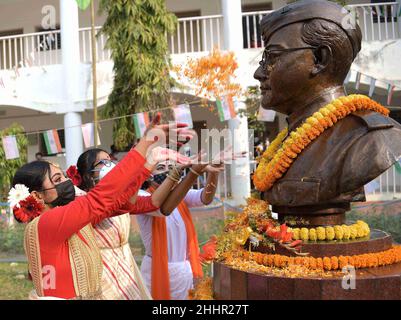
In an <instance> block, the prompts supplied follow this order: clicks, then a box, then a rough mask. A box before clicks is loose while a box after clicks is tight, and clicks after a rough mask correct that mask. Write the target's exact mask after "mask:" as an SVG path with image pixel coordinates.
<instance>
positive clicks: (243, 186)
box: [221, 0, 251, 206]
mask: <svg viewBox="0 0 401 320" xmlns="http://www.w3.org/2000/svg"><path fill="white" fill-rule="evenodd" d="M221 8H222V14H223V20H224V47H225V49H226V50H230V51H234V52H235V53H236V55H237V56H238V55H239V54H241V51H242V50H243V47H242V46H243V38H242V9H241V0H221ZM237 107H239V108H244V107H245V106H244V103H243V102H239V103H237ZM228 127H229V128H230V130H231V134H232V137H233V144H234V150H235V151H237V152H238V151H246V152H247V154H248V155H247V157H246V158H242V159H238V160H235V161H233V164H232V165H231V171H230V178H231V194H232V197H233V201H234V203H233V204H234V205H237V206H238V205H241V204H245V203H246V201H245V199H246V198H247V197H249V196H250V192H251V184H250V167H249V165H250V164H249V143H248V119H247V117H242V118H240V117H238V116H237V117H236V118H235V119H231V120H229V121H228Z"/></svg>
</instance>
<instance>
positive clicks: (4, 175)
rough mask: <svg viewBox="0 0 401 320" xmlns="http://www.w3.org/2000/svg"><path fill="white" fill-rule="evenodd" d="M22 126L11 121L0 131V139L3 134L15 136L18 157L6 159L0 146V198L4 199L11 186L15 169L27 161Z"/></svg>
mask: <svg viewBox="0 0 401 320" xmlns="http://www.w3.org/2000/svg"><path fill="white" fill-rule="evenodd" d="M24 132H25V130H24V128H23V127H22V126H21V125H19V124H17V123H13V124H12V125H11V126H9V127H8V128H6V129H4V130H1V131H0V141H1V138H2V137H4V136H13V135H15V136H16V137H17V145H18V151H19V155H20V157H19V158H18V159H12V160H6V155H5V153H4V149H3V145H2V144H1V146H0V192H1V198H2V199H0V200H3V201H4V200H5V199H4V197H5V195H6V194H7V193H8V190H9V189H10V187H11V183H12V179H13V177H14V174H15V173H16V172H17V170H18V169H19V168H20V167H21V166H22V165H24V164H25V163H26V162H27V153H28V139H27V138H26V136H25V135H24Z"/></svg>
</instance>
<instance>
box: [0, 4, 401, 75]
mask: <svg viewBox="0 0 401 320" xmlns="http://www.w3.org/2000/svg"><path fill="white" fill-rule="evenodd" d="M348 8H349V9H350V11H351V12H352V15H353V17H354V18H355V19H356V21H357V22H358V23H359V25H360V27H361V30H362V34H363V40H365V41H372V40H388V39H399V38H401V21H400V20H401V7H400V4H399V3H397V2H385V3H377V4H358V5H349V6H348ZM269 12H271V11H257V12H245V13H243V14H242V29H243V47H244V48H245V49H251V48H260V47H262V46H263V41H262V35H261V30H260V21H261V19H262V17H263V16H264V15H266V14H268V13H269ZM100 29H101V27H96V30H97V32H98V33H99V31H100ZM90 35H91V30H90V28H82V29H80V30H79V43H80V60H81V62H83V63H88V62H90V61H91V60H92V48H91V41H90ZM223 42H224V33H223V16H222V15H212V16H199V17H191V18H180V19H178V23H177V28H176V31H175V32H174V34H172V35H168V36H167V43H168V46H169V50H170V53H171V54H181V53H192V52H204V51H210V50H211V49H212V48H213V47H220V48H221V47H223ZM105 44H106V36H105V35H104V34H102V33H100V34H98V36H97V42H96V45H97V61H104V60H109V59H110V56H111V52H110V50H108V49H105ZM61 45H62V41H61V34H60V30H53V31H47V32H38V33H31V34H21V35H13V36H7V37H0V70H12V69H15V68H17V67H18V68H19V67H21V66H46V65H52V64H59V63H61Z"/></svg>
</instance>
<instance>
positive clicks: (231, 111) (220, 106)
mask: <svg viewBox="0 0 401 320" xmlns="http://www.w3.org/2000/svg"><path fill="white" fill-rule="evenodd" d="M216 105H217V110H218V111H219V116H220V121H225V120H230V119H232V118H235V117H236V116H237V114H236V113H235V108H234V101H233V98H232V97H224V98H223V99H222V100H216Z"/></svg>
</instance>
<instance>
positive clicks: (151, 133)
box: [143, 112, 195, 147]
mask: <svg viewBox="0 0 401 320" xmlns="http://www.w3.org/2000/svg"><path fill="white" fill-rule="evenodd" d="M160 121H161V114H160V112H158V113H157V114H156V116H155V117H154V118H153V120H152V122H151V123H150V124H149V126H148V127H147V128H146V130H145V133H144V137H143V139H145V140H146V141H147V142H149V143H155V142H159V143H160V144H161V145H166V146H167V145H169V146H178V147H180V146H182V145H183V144H184V143H182V142H180V141H185V142H187V141H189V140H191V139H192V138H193V137H194V134H195V133H194V131H193V130H190V129H187V127H188V125H187V124H185V123H180V122H177V123H170V124H160Z"/></svg>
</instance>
